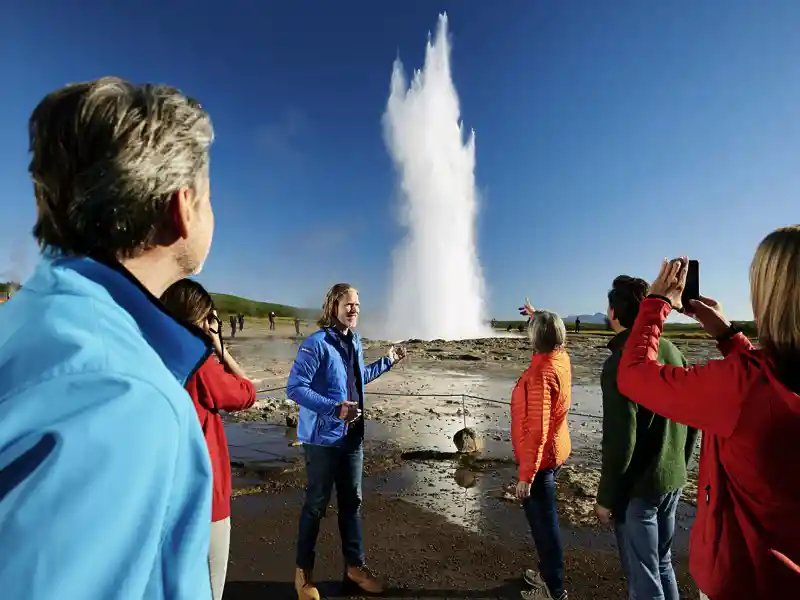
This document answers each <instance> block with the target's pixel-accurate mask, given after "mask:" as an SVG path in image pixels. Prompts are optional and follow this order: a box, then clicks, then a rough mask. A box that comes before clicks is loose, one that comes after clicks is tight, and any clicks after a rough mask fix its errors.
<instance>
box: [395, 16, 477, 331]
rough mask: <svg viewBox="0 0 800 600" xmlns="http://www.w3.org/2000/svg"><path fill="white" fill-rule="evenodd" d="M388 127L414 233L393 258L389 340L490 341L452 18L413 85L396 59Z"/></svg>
mask: <svg viewBox="0 0 800 600" xmlns="http://www.w3.org/2000/svg"><path fill="white" fill-rule="evenodd" d="M383 126H384V135H385V139H386V146H387V148H388V150H389V153H390V154H391V156H392V159H393V160H394V163H395V166H396V168H397V172H398V175H399V183H400V192H401V202H402V206H401V209H402V210H401V213H400V218H401V225H403V226H404V227H405V228H406V229H407V233H406V236H405V238H404V239H403V240H402V241H401V243H400V245H399V246H398V248H396V249H395V253H394V257H393V260H394V265H393V266H394V270H393V279H392V285H391V295H390V297H389V301H388V310H389V313H388V315H387V318H386V323H385V332H384V337H385V339H395V340H397V339H409V338H419V339H426V340H430V339H437V338H442V339H465V338H476V337H487V336H490V335H492V331H491V329H490V328H489V326H488V325H487V324H486V323H485V317H486V315H485V314H484V284H483V276H482V274H481V268H480V264H479V262H478V256H477V251H476V247H475V218H476V215H477V211H478V192H477V190H476V188H475V132H474V131H471V132H470V133H469V135H468V136H467V139H466V142H465V141H464V130H463V127H462V123H461V121H460V110H459V103H458V94H457V93H456V89H455V86H454V85H453V78H452V74H451V72H450V43H449V40H448V37H447V15H446V14H441V15H439V26H438V29H437V31H436V36H435V38H434V39H433V41H431V40H430V39H429V40H428V46H427V49H426V52H425V66H424V67H423V68H422V70H421V71H416V72H415V73H414V78H413V80H412V81H411V85H410V86H409V85H408V84H407V82H406V77H405V72H404V70H403V65H402V63H401V62H400V59H399V58H398V59H397V60H396V61H395V63H394V69H393V71H392V80H391V93H390V95H389V102H388V105H387V108H386V113H385V114H384V116H383Z"/></svg>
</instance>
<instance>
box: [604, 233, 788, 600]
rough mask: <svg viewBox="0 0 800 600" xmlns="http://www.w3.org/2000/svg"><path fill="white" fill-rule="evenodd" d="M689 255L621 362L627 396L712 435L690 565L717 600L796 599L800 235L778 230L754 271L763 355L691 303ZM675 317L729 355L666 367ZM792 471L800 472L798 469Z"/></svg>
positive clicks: (710, 310) (712, 312) (674, 269)
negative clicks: (667, 330) (663, 345)
mask: <svg viewBox="0 0 800 600" xmlns="http://www.w3.org/2000/svg"><path fill="white" fill-rule="evenodd" d="M687 263H688V260H687V259H686V257H683V258H681V259H677V260H674V261H669V262H668V261H666V260H665V261H664V263H663V264H662V266H661V272H660V273H659V275H658V277H657V278H656V280H655V281H654V282H653V284H652V286H651V288H650V296H649V297H648V298H646V299H645V300H644V301H643V302H642V304H641V307H640V310H639V315H638V316H637V318H636V321H635V323H634V325H633V327H632V328H631V333H630V337H629V339H628V342H627V344H626V345H625V349H624V351H623V353H622V359H621V361H620V365H619V371H618V379H617V383H618V386H619V389H620V392H622V393H623V394H625V396H627V397H628V398H630V399H631V400H633V401H634V402H637V403H639V404H641V405H642V406H644V407H645V408H647V409H649V410H651V411H653V412H655V413H657V414H660V415H663V416H664V417H666V418H667V419H671V420H673V421H676V422H678V423H683V424H685V425H688V426H690V427H696V428H698V429H700V430H702V432H703V438H702V445H701V450H700V475H699V479H698V485H697V491H698V495H697V519H696V521H695V524H694V527H693V529H692V539H691V548H690V553H689V564H690V570H691V573H692V576H693V577H694V579H695V581H696V582H697V585H698V587H699V588H700V590H701V592H702V594H703V595H704V597H707V598H710V600H740V599H741V600H744V599H750V598H794V597H797V593H798V590H800V566H799V565H800V518H798V516H797V510H798V507H800V479H799V478H798V477H796V476H793V473H792V472H791V469H793V468H796V467H795V465H797V464H798V462H800V444H799V443H798V440H800V369H799V368H798V365H800V226H798V225H795V226H792V227H784V228H781V229H778V230H776V231H773V232H772V233H770V234H769V235H768V236H767V237H766V238H764V240H763V241H762V242H761V244H760V245H759V247H758V249H757V250H756V254H755V257H754V258H753V262H752V265H751V268H750V295H751V301H752V305H753V315H754V317H755V323H756V327H757V330H758V341H759V345H760V348H756V347H754V346H753V344H751V343H750V340H748V339H747V337H745V335H744V334H743V333H742V332H741V331H739V330H738V329H737V328H736V326H735V325H734V324H732V323H731V321H729V320H728V319H726V318H725V316H724V315H723V314H722V310H721V307H720V305H719V304H718V303H717V302H716V301H715V300H712V299H710V298H705V297H703V298H700V299H698V300H694V301H692V302H691V306H685V307H684V306H682V300H681V295H682V292H683V289H684V287H685V284H686V270H687V269H686V266H687ZM673 309H678V310H683V311H684V312H685V313H687V314H689V315H690V316H693V317H695V318H696V319H697V320H698V321H699V322H700V324H701V325H702V326H703V328H704V329H705V330H706V332H707V333H708V334H709V335H710V336H711V337H713V338H714V339H716V340H717V343H718V344H719V349H720V351H721V352H722V354H723V356H724V357H725V358H724V359H723V360H712V361H709V362H708V363H707V364H705V365H702V366H694V367H679V366H672V365H659V364H658V362H657V360H656V359H657V349H658V340H659V337H660V335H661V332H662V330H663V328H664V320H665V319H666V318H667V316H668V315H669V313H670V312H671V311H672V310H673ZM787 467H788V469H789V472H787Z"/></svg>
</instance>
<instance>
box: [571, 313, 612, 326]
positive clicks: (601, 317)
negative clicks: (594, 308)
mask: <svg viewBox="0 0 800 600" xmlns="http://www.w3.org/2000/svg"><path fill="white" fill-rule="evenodd" d="M576 319H580V320H581V323H591V324H592V325H605V324H606V313H600V312H598V313H594V314H593V315H570V316H568V317H567V318H565V319H564V321H565V322H567V323H574V322H575V320H576Z"/></svg>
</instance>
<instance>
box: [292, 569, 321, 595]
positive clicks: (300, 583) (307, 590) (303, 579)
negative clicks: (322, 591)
mask: <svg viewBox="0 0 800 600" xmlns="http://www.w3.org/2000/svg"><path fill="white" fill-rule="evenodd" d="M313 581H314V577H313V575H312V573H311V569H295V572H294V589H295V590H296V591H297V600H319V590H318V589H317V586H315V585H314V583H313Z"/></svg>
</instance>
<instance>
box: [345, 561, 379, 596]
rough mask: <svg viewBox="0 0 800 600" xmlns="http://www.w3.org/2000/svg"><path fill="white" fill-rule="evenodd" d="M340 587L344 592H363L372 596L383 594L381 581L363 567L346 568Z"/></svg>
mask: <svg viewBox="0 0 800 600" xmlns="http://www.w3.org/2000/svg"><path fill="white" fill-rule="evenodd" d="M342 587H343V588H344V589H345V591H348V590H352V591H358V592H362V593H363V592H365V593H367V594H371V595H373V596H377V595H380V594H383V591H384V588H383V584H382V583H381V581H380V580H379V579H378V578H377V577H376V576H375V574H374V573H373V572H372V571H370V570H369V568H368V567H366V566H364V565H361V566H360V567H347V569H346V570H345V572H344V581H343V582H342Z"/></svg>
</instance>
